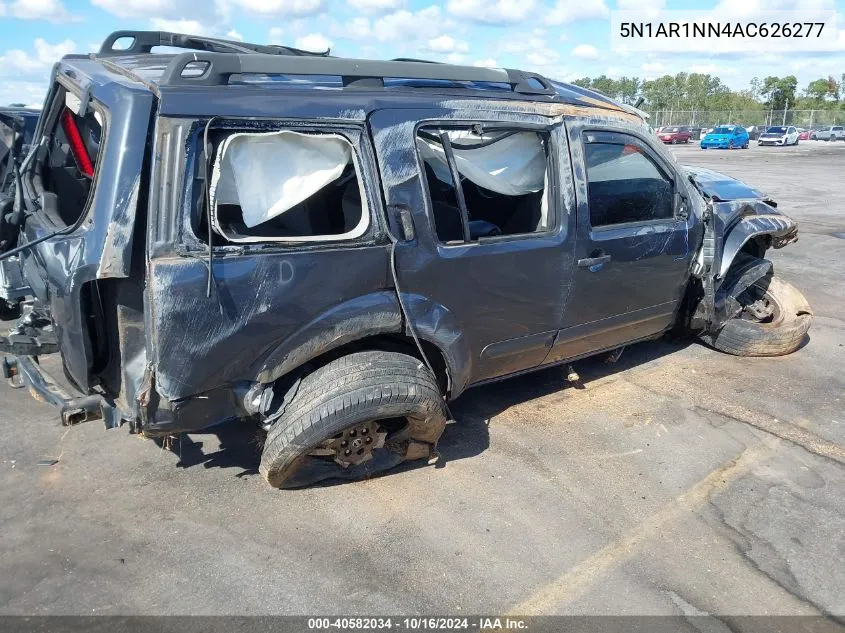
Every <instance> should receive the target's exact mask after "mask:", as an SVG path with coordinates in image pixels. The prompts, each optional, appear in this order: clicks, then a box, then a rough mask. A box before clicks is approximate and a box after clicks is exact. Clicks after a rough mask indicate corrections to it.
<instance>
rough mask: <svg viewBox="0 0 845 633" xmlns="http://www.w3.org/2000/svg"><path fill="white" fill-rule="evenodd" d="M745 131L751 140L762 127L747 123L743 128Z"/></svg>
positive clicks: (753, 139)
mask: <svg viewBox="0 0 845 633" xmlns="http://www.w3.org/2000/svg"><path fill="white" fill-rule="evenodd" d="M745 131H746V132H748V138H749V139H751V140H752V141H756V140H757V139H758V138H759V137H760V134H761V132H762V129H761V128H760V127H759V126H757V125H749V126H748V127H747V128H745Z"/></svg>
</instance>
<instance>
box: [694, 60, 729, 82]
mask: <svg viewBox="0 0 845 633" xmlns="http://www.w3.org/2000/svg"><path fill="white" fill-rule="evenodd" d="M689 72H691V73H698V74H700V75H718V76H720V77H722V78H724V77H731V76H735V75H738V74H739V71H738V70H737V69H736V68H733V67H732V66H720V65H718V64H706V63H702V64H692V65H691V66H690V67H689Z"/></svg>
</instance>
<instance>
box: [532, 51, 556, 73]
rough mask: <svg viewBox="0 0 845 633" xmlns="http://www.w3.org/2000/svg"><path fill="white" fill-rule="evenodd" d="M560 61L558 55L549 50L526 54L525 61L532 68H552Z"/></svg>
mask: <svg viewBox="0 0 845 633" xmlns="http://www.w3.org/2000/svg"><path fill="white" fill-rule="evenodd" d="M559 59H560V53H558V52H557V51H553V50H551V49H545V50H543V51H535V52H533V53H526V55H525V60H526V61H527V62H528V64H529V65H530V66H531V67H533V68H538V67H546V66H552V65H554V64H555V62H557V61H558V60H559Z"/></svg>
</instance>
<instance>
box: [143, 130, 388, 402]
mask: <svg viewBox="0 0 845 633" xmlns="http://www.w3.org/2000/svg"><path fill="white" fill-rule="evenodd" d="M302 122H303V123H308V124H310V125H312V126H313V125H319V122H318V121H314V120H303V121H302ZM204 125H205V121H201V122H199V121H195V120H189V119H160V120H159V122H158V130H157V135H156V152H155V154H156V156H155V163H154V166H153V169H154V175H153V185H152V187H153V190H152V191H151V196H150V200H151V215H150V221H149V227H148V235H149V238H148V241H149V243H148V257H149V262H148V285H147V293H146V311H145V314H146V320H147V322H146V330H147V332H148V339H147V347H148V356H149V358H150V373H151V376H152V383H153V385H154V388H155V390H156V392H157V393H158V394H159V395H160V396H161V397H163V398H166V399H167V400H170V401H175V400H180V399H184V398H188V397H190V396H194V395H197V394H202V393H205V392H210V391H212V390H215V389H217V388H220V387H224V386H225V387H226V388H229V389H231V388H232V387H233V386H234V385H236V384H237V383H251V382H254V381H259V382H272V381H273V380H275V379H276V378H278V377H279V376H281V375H282V374H283V373H284V372H286V371H289V370H290V369H293V368H295V367H296V366H298V364H299V363H300V362H305V361H306V360H310V358H313V357H314V356H317V355H319V354H320V353H324V352H326V351H329V350H331V349H333V348H334V347H336V346H338V345H342V344H344V343H347V342H350V341H351V340H352V339H353V338H354V337H355V336H365V335H367V334H368V333H369V334H383V333H387V332H392V333H397V334H398V333H400V332H401V321H400V319H399V310H398V305H397V304H395V302H394V304H391V303H390V301H389V300H386V298H385V292H386V291H388V292H389V291H390V288H391V285H392V284H391V283H390V281H389V265H388V246H387V244H386V243H385V242H386V240H385V239H383V237H379V235H383V229H382V228H381V227H382V220H381V218H382V211H381V205H380V202H379V200H378V197H377V196H375V195H373V192H374V191H375V190H376V189H375V187H374V186H372V185H371V184H370V182H371V181H372V179H373V178H374V176H373V173H374V169H373V165H372V164H371V159H370V152H371V150H370V148H369V147H368V146H367V145H366V143H363V144H362V143H361V139H360V133H359V134H358V136H357V137H355V138H357V140H356V141H355V145H356V148H357V151H358V153H359V158H360V165H361V173H360V174H358V177H359V178H362V179H364V181H365V183H366V184H365V187H364V190H365V192H366V194H365V195H367V206H368V210H369V214H370V223H369V228H368V230H367V233H366V234H365V235H364V236H362V237H361V238H356V239H352V240H349V241H346V242H334V243H327V244H320V243H308V244H283V243H271V242H269V241H268V242H262V243H257V244H248V245H240V244H239V245H231V244H224V245H219V246H215V247H214V249H213V250H214V252H213V256H212V258H211V259H212V262H211V271H212V273H213V274H212V279H211V290H210V293H208V292H207V289H208V283H209V265H208V264H209V262H208V259H209V256H208V248H207V246H205V244H204V243H203V242H202V241H201V239H200V236H197V235H196V234H195V229H194V228H193V223H192V214H193V215H194V216H195V215H196V214H198V213H199V211H198V207H197V206H196V203H195V202H193V201H195V200H196V199H197V195H198V191H195V189H197V188H200V187H201V186H202V185H201V181H197V180H194V179H193V176H192V175H193V174H194V173H197V170H198V169H201V167H199V166H198V165H197V159H198V157H197V152H196V148H197V147H200V146H201V142H200V140H199V139H200V135H201V134H202V132H203V128H204ZM221 125H225V127H226V128H227V129H229V128H232V129H238V125H239V124H238V123H237V122H226V123H224V124H221ZM249 125H250V127H252V128H253V129H254V128H255V127H256V126H259V127H260V128H261V127H263V128H267V129H273V128H279V127H285V126H286V125H288V123H284V122H278V121H264V122H258V123H256V122H251V123H250V124H249ZM195 219H196V218H195V217H194V220H195ZM388 296H389V295H388ZM371 310H377V311H379V313H380V314H381V315H382V317H383V318H380V319H377V320H378V321H379V324H377V325H373V322H370V323H364V322H363V320H362V315H364V314H369V315H370V316H372V313H371V312H370V311H371ZM356 328H357V329H356ZM353 330H354V331H353Z"/></svg>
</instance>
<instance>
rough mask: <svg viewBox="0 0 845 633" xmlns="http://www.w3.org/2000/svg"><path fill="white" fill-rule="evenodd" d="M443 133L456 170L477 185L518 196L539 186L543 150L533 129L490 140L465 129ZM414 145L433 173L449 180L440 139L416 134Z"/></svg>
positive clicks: (543, 172)
mask: <svg viewBox="0 0 845 633" xmlns="http://www.w3.org/2000/svg"><path fill="white" fill-rule="evenodd" d="M447 134H448V135H449V141H450V142H451V143H452V151H453V152H454V154H455V164H456V166H457V168H458V173H460V174H461V176H463V177H465V178H468V179H469V180H471V181H472V182H474V183H475V184H476V185H478V186H479V187H483V188H484V189H488V190H490V191H495V192H496V193H499V194H502V195H506V196H522V195H525V194H529V193H534V192H536V191H540V190H541V189H543V187H544V182H545V178H546V152H545V149H544V147H543V144H542V141H541V140H540V137H539V136H538V135H537V134H536V133H535V132H514V133H512V134H507V135H506V136H503V137H502V138H501V139H499V140H497V141H493V142H490V136H489V135H488V136H486V138H485V137H484V136H480V135H478V134H475V133H473V132H471V131H468V130H467V131H464V130H450V131H449V132H447ZM471 145H477V147H472V146H471ZM417 147H418V149H419V152H420V155H421V156H422V158H423V159H424V160H426V161H427V162H428V163H429V164H430V165H431V167H432V169H434V172H435V175H436V176H437V177H438V178H439V179H440V180H443V181H445V182H448V181H450V180H451V178H450V177H449V165H448V163H447V162H446V153H445V151H444V150H443V146H442V145H441V144H440V142H439V141H433V140H429V139H427V138H423V137H419V136H418V137H417Z"/></svg>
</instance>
